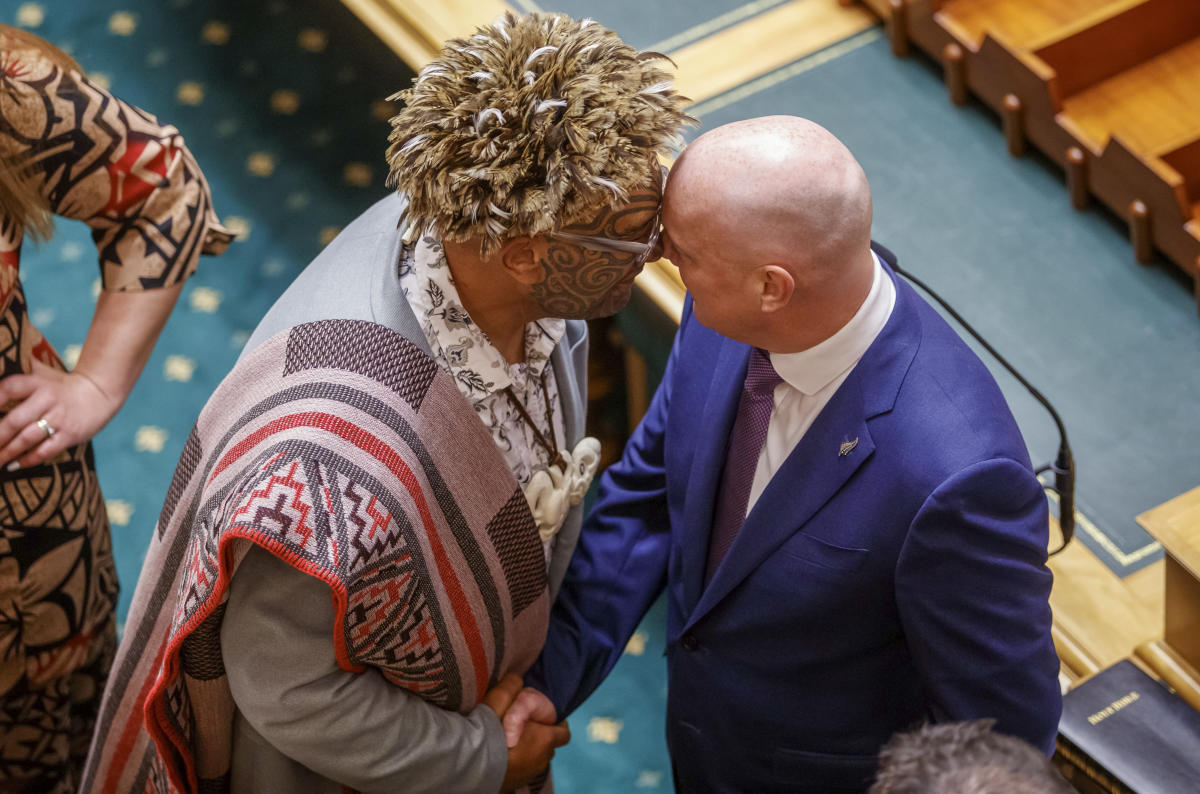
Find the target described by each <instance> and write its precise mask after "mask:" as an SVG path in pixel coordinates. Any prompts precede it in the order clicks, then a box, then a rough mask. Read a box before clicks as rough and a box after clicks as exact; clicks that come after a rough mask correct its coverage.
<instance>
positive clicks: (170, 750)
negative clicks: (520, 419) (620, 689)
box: [82, 320, 549, 794]
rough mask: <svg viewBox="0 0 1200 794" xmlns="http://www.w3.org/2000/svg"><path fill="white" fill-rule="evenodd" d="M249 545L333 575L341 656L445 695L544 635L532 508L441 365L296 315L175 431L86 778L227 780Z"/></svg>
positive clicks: (367, 326)
mask: <svg viewBox="0 0 1200 794" xmlns="http://www.w3.org/2000/svg"><path fill="white" fill-rule="evenodd" d="M252 543H253V544H257V545H259V546H261V547H263V548H264V549H267V550H269V551H270V552H272V553H273V554H275V555H276V556H278V557H279V558H281V559H283V560H285V561H287V562H288V563H289V564H291V565H292V566H294V567H295V568H297V569H299V570H301V571H303V572H305V573H308V574H310V575H311V576H314V577H317V578H318V579H321V580H322V581H324V582H326V583H327V584H328V585H329V587H330V590H331V592H332V596H333V599H334V602H335V608H334V613H335V615H336V616H337V617H336V625H335V626H334V629H333V643H334V647H335V649H336V654H337V659H338V662H339V664H340V665H341V666H342V667H343V668H344V669H345V670H347V671H352V672H361V671H363V670H365V669H366V668H367V667H375V668H377V669H378V670H379V671H380V672H381V673H382V674H383V675H384V676H385V677H386V678H387V679H388V680H389V681H391V682H392V683H394V684H396V685H397V686H402V687H405V688H407V689H409V690H411V691H413V692H415V693H417V694H418V695H420V696H421V697H423V698H426V699H427V700H429V701H431V702H433V703H436V704H437V705H439V706H442V707H444V708H447V709H453V710H456V711H460V712H467V711H470V710H471V709H472V708H474V707H475V706H476V705H477V704H478V702H479V700H480V698H481V697H482V696H483V694H484V693H485V692H486V691H487V690H488V689H489V688H490V687H491V686H493V685H494V684H495V683H496V682H497V681H498V680H499V679H500V678H501V677H502V676H503V675H505V674H507V673H510V672H515V673H518V674H520V673H523V672H524V671H525V669H526V668H527V667H528V666H529V664H530V663H531V662H532V661H533V659H534V657H535V656H536V655H537V653H538V651H539V650H540V648H541V643H542V641H543V639H544V637H545V631H546V623H547V615H548V610H549V598H548V593H547V587H546V568H545V562H544V559H543V556H542V547H541V543H540V542H539V540H538V533H537V529H536V527H535V525H534V522H533V517H532V516H531V515H530V512H529V508H528V506H527V503H526V501H525V498H524V496H523V495H522V492H521V490H520V488H519V487H518V485H517V482H516V480H515V479H514V478H513V476H512V474H511V472H510V471H509V469H508V467H507V466H506V465H505V463H504V460H503V457H502V456H501V454H500V452H499V450H498V449H497V448H496V446H495V443H494V442H493V441H492V438H491V436H490V435H489V434H488V432H487V430H486V429H485V428H484V427H483V425H482V423H480V422H479V420H478V419H477V418H476V417H475V415H474V412H473V411H472V410H471V408H470V406H469V405H468V403H467V401H466V400H465V399H464V398H463V397H462V396H461V395H460V394H459V392H458V389H457V388H456V386H455V384H454V383H453V381H452V380H451V379H450V377H449V376H448V375H447V374H445V373H444V372H443V371H442V370H441V369H440V368H439V367H438V366H437V365H436V363H435V362H434V361H433V360H432V359H431V358H429V356H428V355H426V354H425V353H424V352H422V351H421V350H420V349H418V348H417V347H416V346H415V345H413V344H412V343H411V342H409V341H408V340H407V339H405V338H404V337H403V336H401V335H399V334H397V333H396V332H394V331H392V330H390V329H388V328H386V327H384V326H382V325H377V324H374V323H370V322H363V321H351V320H327V321H320V322H313V323H308V324H305V325H300V326H296V327H294V328H292V329H290V330H288V331H285V332H282V333H280V334H277V335H276V336H274V337H272V338H271V339H270V340H268V341H267V342H264V343H263V344H262V345H261V346H259V347H258V348H256V349H255V350H254V351H253V352H251V353H250V354H248V355H247V356H245V357H244V358H243V359H242V361H241V362H239V364H238V365H237V366H236V367H235V368H234V370H233V371H232V372H231V373H230V374H229V376H228V377H226V379H225V380H224V381H223V382H222V383H221V385H220V386H219V387H218V388H217V391H216V392H215V393H214V394H213V396H212V398H211V399H210V400H209V401H208V403H207V404H206V405H205V407H204V410H203V411H202V412H201V414H200V418H199V419H198V420H197V422H196V426H195V428H194V429H193V431H192V433H191V435H190V436H189V438H188V440H187V443H186V446H185V447H184V451H183V455H182V457H181V459H180V461H179V465H178V467H177V469H176V471H175V477H174V480H173V481H172V483H171V487H170V490H169V491H168V493H167V498H166V503H165V504H164V506H163V510H162V514H161V516H160V517H159V521H158V526H157V528H156V530H155V534H154V538H153V540H152V543H151V546H150V549H149V552H148V554H147V557H146V562H145V565H144V567H143V570H142V574H141V577H140V578H139V580H138V585H137V590H136V591H135V594H134V599H133V606H132V608H131V610H130V614H129V618H128V620H127V621H126V624H125V633H124V638H123V640H122V643H121V646H120V650H119V651H118V655H117V661H116V664H115V666H114V668H113V671H112V675H111V676H110V679H109V685H108V689H107V691H106V692H105V696H104V700H103V703H102V705H101V711H100V717H99V720H98V723H97V732H96V737H95V739H94V740H93V744H92V752H91V756H90V757H89V760H88V766H87V769H86V770H85V773H84V780H83V786H82V790H83V791H85V792H105V794H108V793H109V792H131V791H136V792H143V791H153V792H164V793H165V792H197V791H199V790H201V789H203V790H204V791H206V792H207V791H218V790H221V788H222V778H224V777H225V775H226V773H227V772H228V770H229V762H230V749H231V734H232V723H233V714H234V708H235V707H234V704H233V701H232V698H231V696H230V692H229V686H228V683H227V679H226V678H225V673H224V667H223V664H222V660H221V649H220V620H221V618H222V616H223V614H224V609H225V601H226V599H227V590H228V585H229V581H230V579H231V577H232V576H233V573H234V571H235V570H236V569H237V566H238V563H239V562H240V560H241V559H242V557H243V556H244V554H245V551H246V550H247V549H248V548H249V544H252Z"/></svg>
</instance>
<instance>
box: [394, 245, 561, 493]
mask: <svg viewBox="0 0 1200 794" xmlns="http://www.w3.org/2000/svg"><path fill="white" fill-rule="evenodd" d="M400 287H401V289H403V290H404V295H405V297H406V298H407V299H408V303H409V305H410V306H411V307H412V309H413V312H414V313H415V314H416V315H417V318H418V319H419V320H420V321H421V327H422V329H423V330H424V331H425V338H426V340H427V341H428V342H429V347H430V349H431V350H432V351H433V355H434V358H435V359H436V360H437V361H438V363H439V364H441V366H442V367H443V369H445V370H446V371H447V372H449V373H450V376H451V377H452V378H454V382H455V383H456V384H457V385H458V390H459V392H460V393H461V394H462V395H463V396H464V397H466V398H467V400H468V401H469V402H470V403H471V405H472V406H474V408H475V414H476V416H478V417H479V419H480V421H481V422H483V425H484V427H486V428H487V429H488V430H489V431H490V432H491V434H492V439H493V440H494V441H495V442H496V446H497V447H499V448H500V452H501V453H502V454H503V455H504V460H505V462H506V463H507V464H508V467H509V469H510V470H511V471H512V473H513V476H514V477H516V479H517V482H519V483H520V484H521V487H522V488H524V487H525V486H527V485H528V484H529V480H530V478H531V477H533V474H534V472H536V471H537V470H538V469H544V468H546V467H547V466H548V465H549V463H550V455H549V454H548V453H547V452H546V450H545V449H543V448H542V446H541V445H540V444H539V443H538V440H537V435H536V434H535V433H534V432H533V429H532V428H530V427H529V425H528V423H526V422H525V421H524V420H523V419H522V417H521V414H520V412H519V411H518V410H517V408H516V406H515V405H513V403H512V400H511V399H510V398H509V396H508V395H507V394H506V393H505V388H506V387H511V390H512V394H513V396H515V397H516V398H517V399H518V400H520V401H521V404H522V405H523V406H524V407H525V410H526V411H527V412H528V413H529V417H530V418H531V419H532V420H533V422H534V423H535V424H536V425H537V427H538V430H539V431H540V432H541V433H542V434H543V436H544V437H545V438H546V439H547V440H550V437H551V433H550V427H551V423H553V427H554V434H553V435H554V438H555V439H556V440H557V441H558V446H559V448H560V449H563V448H566V446H567V442H566V440H565V439H566V432H565V430H564V429H563V416H562V409H561V405H560V404H559V401H558V383H557V381H556V380H555V378H554V368H553V367H551V366H549V362H550V354H551V353H553V352H554V347H555V345H557V344H558V341H559V340H560V339H562V336H563V334H564V333H566V328H567V325H566V322H565V321H564V320H559V319H543V320H539V321H537V322H533V323H529V324H528V325H527V326H526V327H525V361H524V362H523V363H520V364H509V363H508V362H506V361H505V360H504V356H502V355H501V354H500V351H499V350H497V349H496V347H495V346H494V345H493V344H492V343H491V340H489V339H488V336H487V334H485V333H484V332H483V331H482V330H480V328H479V326H477V325H475V323H473V322H472V321H471V317H470V315H468V314H467V310H466V309H464V308H463V305H462V302H461V301H460V300H459V297H458V290H457V289H456V288H455V286H454V278H453V277H452V276H451V274H450V267H449V266H448V265H447V264H446V254H445V252H444V251H443V249H442V243H441V241H440V240H438V239H437V238H436V237H434V236H431V235H430V234H424V235H422V236H421V237H420V238H419V239H418V240H417V241H416V242H414V243H412V244H410V245H406V246H405V247H404V253H403V255H402V256H401V262H400ZM547 403H548V404H549V405H550V406H551V414H552V416H551V417H547V416H546V406H547Z"/></svg>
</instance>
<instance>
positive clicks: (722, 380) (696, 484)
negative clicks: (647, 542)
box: [681, 339, 750, 610]
mask: <svg viewBox="0 0 1200 794" xmlns="http://www.w3.org/2000/svg"><path fill="white" fill-rule="evenodd" d="M749 358H750V348H749V346H747V345H744V344H742V343H740V342H734V341H733V340H731V339H724V340H722V344H721V349H720V351H719V353H718V354H717V365H716V366H715V367H714V368H713V375H712V382H711V383H710V384H709V387H708V398H707V400H706V401H705V403H704V411H703V413H702V414H701V416H699V417H697V419H698V420H699V421H697V422H696V425H695V428H696V434H695V437H696V438H697V442H696V449H695V453H694V456H693V458H692V468H691V471H690V472H689V476H688V478H687V481H686V486H685V487H686V488H687V495H686V497H685V498H684V508H683V528H682V530H683V537H682V539H681V541H682V545H683V577H684V590H683V597H684V607H685V609H686V610H691V608H692V607H693V606H694V605H695V604H696V602H697V601H699V599H700V591H701V588H703V586H704V569H705V566H706V565H707V562H708V536H709V531H710V529H711V527H712V516H713V505H714V503H715V501H716V496H717V489H718V488H719V487H720V484H721V471H722V469H723V468H724V465H725V450H726V447H727V446H728V443H729V431H730V429H731V428H732V427H733V419H734V416H735V415H736V414H737V406H738V400H739V399H740V398H741V394H742V384H743V382H744V381H745V379H746V364H747V362H748V361H749Z"/></svg>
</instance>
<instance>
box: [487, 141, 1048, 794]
mask: <svg viewBox="0 0 1200 794" xmlns="http://www.w3.org/2000/svg"><path fill="white" fill-rule="evenodd" d="M662 217H663V224H664V233H663V240H664V245H665V248H666V251H665V253H666V255H667V256H668V257H669V258H670V259H671V261H672V262H674V263H675V264H676V265H678V266H679V270H680V273H681V274H682V276H683V280H684V283H685V284H686V285H687V287H688V291H689V293H690V297H689V298H688V300H687V301H686V302H685V305H684V311H683V321H682V324H681V326H680V329H679V333H678V335H677V336H676V338H675V345H674V349H673V350H672V353H671V357H670V361H669V363H668V364H667V370H666V374H665V376H664V378H663V381H662V385H661V386H660V387H659V389H658V392H657V393H656V395H655V397H654V400H653V403H652V404H651V406H650V410H649V413H648V414H647V416H646V418H645V419H644V420H643V421H642V423H641V425H640V426H639V428H638V429H637V431H636V433H635V434H634V436H633V438H632V440H631V441H630V442H629V445H628V447H627V448H626V450H625V454H624V457H623V458H622V459H621V461H620V462H619V463H618V464H616V465H615V466H613V467H612V468H610V469H609V470H608V472H607V473H606V474H605V475H604V477H603V481H602V485H601V489H600V495H599V498H598V499H597V501H596V503H595V506H594V508H593V511H592V513H591V515H590V517H589V518H588V519H587V521H586V523H585V525H584V529H583V532H582V534H581V537H580V541H579V545H578V547H577V550H576V552H575V557H574V559H573V561H572V563H571V566H570V568H569V570H568V572H567V575H566V579H565V580H564V583H563V586H562V589H561V590H560V591H559V594H558V599H557V601H556V603H555V606H554V610H553V615H552V618H551V625H550V631H549V637H548V639H547V642H546V646H545V650H544V651H543V654H542V657H541V658H540V660H539V661H538V662H537V664H535V666H534V668H533V670H532V671H531V673H530V675H529V676H528V677H527V679H526V682H527V683H528V684H529V685H530V686H531V687H532V689H529V690H526V692H525V693H523V694H522V696H521V698H520V699H519V704H520V706H521V708H519V709H515V710H513V711H510V718H509V720H508V724H507V725H506V728H508V729H510V731H511V735H510V742H511V741H512V739H513V737H514V736H515V735H516V734H517V733H518V732H519V726H520V720H521V718H522V717H523V715H525V714H529V713H533V714H534V715H536V716H538V717H540V718H541V719H542V720H543V721H546V720H551V721H552V720H553V719H555V718H558V717H563V716H566V715H567V714H569V713H570V712H571V711H572V710H573V709H574V708H575V707H576V706H578V705H579V703H580V702H582V701H583V700H584V698H586V697H587V696H588V694H590V693H591V692H592V690H593V689H595V687H596V686H597V685H598V684H599V683H600V681H601V680H602V679H603V678H604V676H605V675H606V674H607V673H608V671H609V670H610V669H611V668H612V666H613V664H615V663H616V661H617V659H618V657H619V656H620V655H621V652H622V650H623V649H624V648H625V644H626V642H627V640H628V639H629V637H630V635H631V634H632V633H633V631H634V629H635V628H636V627H637V625H638V623H639V622H640V620H641V619H642V617H643V615H644V614H645V612H646V610H647V609H648V608H649V607H650V605H651V604H652V603H653V602H654V600H655V599H656V598H657V597H658V595H659V594H660V593H661V592H662V590H663V588H664V587H665V588H666V591H667V599H668V605H669V606H668V610H669V611H668V622H667V667H668V681H669V687H668V714H667V739H668V745H669V748H670V751H671V758H672V762H673V767H674V772H675V779H676V787H677V789H678V790H679V791H684V792H706V791H720V792H821V794H827V793H828V792H842V791H847V792H848V791H863V790H865V789H866V788H867V786H868V785H870V782H871V779H872V776H873V774H874V770H875V767H876V755H877V753H878V750H879V748H880V746H881V745H883V744H884V743H885V742H886V741H887V739H888V737H889V736H891V734H892V733H893V732H896V731H898V730H902V729H907V728H910V727H912V726H913V725H915V724H917V723H920V722H922V721H925V720H932V721H935V722H937V721H948V720H971V719H978V718H985V717H990V718H994V719H995V720H996V721H997V728H998V729H999V730H1001V731H1004V732H1007V733H1010V734H1013V735H1016V736H1019V737H1021V738H1023V739H1025V740H1027V741H1029V742H1032V743H1033V744H1035V745H1036V746H1038V747H1039V748H1041V749H1042V750H1043V751H1044V752H1046V753H1050V752H1051V751H1052V749H1053V746H1054V738H1055V734H1056V730H1057V725H1058V717H1059V712H1060V709H1061V700H1060V694H1059V688H1058V667H1059V665H1058V659H1057V657H1056V655H1055V651H1054V646H1053V644H1052V642H1051V639H1050V608H1049V606H1048V603H1047V597H1048V595H1049V592H1050V581H1051V576H1050V573H1049V571H1048V570H1047V569H1046V567H1045V560H1046V542H1047V528H1048V523H1047V507H1046V498H1045V495H1044V493H1043V491H1042V488H1041V486H1040V485H1039V483H1038V481H1037V479H1036V478H1035V477H1034V474H1033V471H1032V470H1031V467H1030V464H1029V459H1028V455H1027V453H1026V449H1025V444H1024V442H1023V440H1022V438H1021V434H1020V432H1019V431H1018V429H1017V426H1016V423H1015V422H1014V421H1013V417H1012V415H1011V413H1010V412H1009V410H1008V407H1007V406H1006V405H1005V402H1004V398H1003V396H1002V395H1001V393H1000V390H999V389H998V388H997V386H996V383H995V382H994V381H993V379H992V377H991V375H990V374H989V373H988V371H987V369H986V368H985V367H984V366H983V364H982V363H981V362H980V361H979V360H978V358H976V356H975V355H974V354H973V353H972V352H971V350H970V349H969V348H968V347H967V346H966V345H965V344H964V343H963V342H962V340H960V339H959V337H958V336H957V335H956V334H955V333H954V332H953V331H952V330H951V329H950V328H949V327H948V326H947V325H946V323H945V322H944V321H943V320H942V319H941V317H940V316H939V315H938V314H937V313H936V312H934V311H933V310H932V309H931V308H930V307H929V306H928V305H927V304H926V303H925V302H924V301H923V300H922V299H921V298H920V297H918V296H917V294H916V293H915V292H913V290H912V289H911V288H910V287H909V286H908V285H907V284H905V283H904V282H902V281H900V280H898V279H897V278H896V276H895V274H894V273H893V272H892V270H891V269H890V268H889V267H888V265H887V261H888V260H889V259H890V257H891V255H890V254H889V253H887V252H886V251H884V250H883V249H879V248H877V249H875V250H872V243H871V237H870V232H871V195H870V190H869V188H868V186H867V180H866V177H865V175H864V174H863V171H862V168H861V167H860V166H859V164H858V163H857V162H856V161H855V159H854V157H853V156H852V155H851V154H850V152H849V151H847V150H846V148H845V147H844V146H843V145H842V144H841V143H840V142H838V141H837V139H836V138H834V137H833V136H832V135H831V134H830V133H829V132H827V131H826V130H824V129H822V128H821V127H819V126H817V125H816V124H813V123H812V122H809V121H805V120H803V119H798V118H791V117H770V118H761V119H752V120H749V121H743V122H739V123H736V124H730V125H727V126H724V127H720V128H718V129H715V130H713V131H711V132H709V133H707V134H705V135H703V136H701V137H700V138H698V139H697V140H696V141H695V142H694V143H693V144H692V145H691V146H689V147H688V149H687V150H686V151H685V153H684V154H683V156H682V157H681V158H680V159H679V161H678V163H676V165H675V168H674V170H673V171H672V172H671V175H670V178H669V180H668V182H667V189H666V194H665V197H664V201H663V214H662ZM539 693H544V695H545V696H548V698H549V700H547V699H546V698H545V697H544V696H543V695H542V694H539Z"/></svg>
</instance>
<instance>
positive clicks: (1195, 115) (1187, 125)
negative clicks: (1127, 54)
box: [1063, 14, 1200, 156]
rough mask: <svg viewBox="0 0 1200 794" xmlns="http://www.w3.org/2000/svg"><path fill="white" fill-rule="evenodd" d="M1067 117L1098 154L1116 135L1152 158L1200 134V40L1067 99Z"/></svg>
mask: <svg viewBox="0 0 1200 794" xmlns="http://www.w3.org/2000/svg"><path fill="white" fill-rule="evenodd" d="M1197 17H1198V19H1200V14H1198V15H1197ZM1198 33H1200V31H1198ZM1063 112H1064V113H1065V114H1066V115H1067V116H1068V117H1070V119H1071V120H1072V121H1073V122H1074V123H1075V125H1076V128H1077V129H1079V130H1080V131H1081V132H1082V133H1083V134H1084V135H1085V136H1087V139H1088V142H1089V143H1090V144H1091V145H1092V148H1093V149H1094V148H1098V147H1099V146H1102V145H1103V144H1104V142H1105V141H1107V140H1108V138H1110V137H1111V136H1114V135H1115V136H1118V137H1119V138H1121V140H1122V141H1124V142H1125V144H1126V145H1127V146H1129V147H1130V148H1131V149H1132V150H1133V151H1134V152H1137V153H1138V154H1142V155H1145V156H1153V153H1154V152H1156V151H1159V150H1160V149H1161V148H1162V147H1163V145H1164V144H1167V143H1169V142H1170V141H1174V140H1178V139H1179V138H1181V137H1185V136H1189V135H1195V134H1197V133H1200V38H1195V39H1192V40H1191V41H1189V42H1187V43H1186V44H1182V45H1180V46H1178V47H1175V48H1173V49H1171V50H1168V51H1166V52H1164V53H1162V54H1161V55H1158V56H1156V57H1154V58H1151V59H1150V60H1148V61H1146V62H1145V63H1142V64H1141V65H1139V66H1135V67H1133V68H1131V69H1128V70H1126V71H1123V72H1121V73H1119V74H1117V75H1115V76H1113V77H1110V78H1108V79H1107V80H1104V81H1103V82H1100V83H1098V84H1096V85H1094V86H1093V87H1091V88H1087V89H1085V90H1082V91H1080V92H1079V93H1077V94H1075V95H1074V96H1070V97H1066V98H1064V99H1063Z"/></svg>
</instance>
